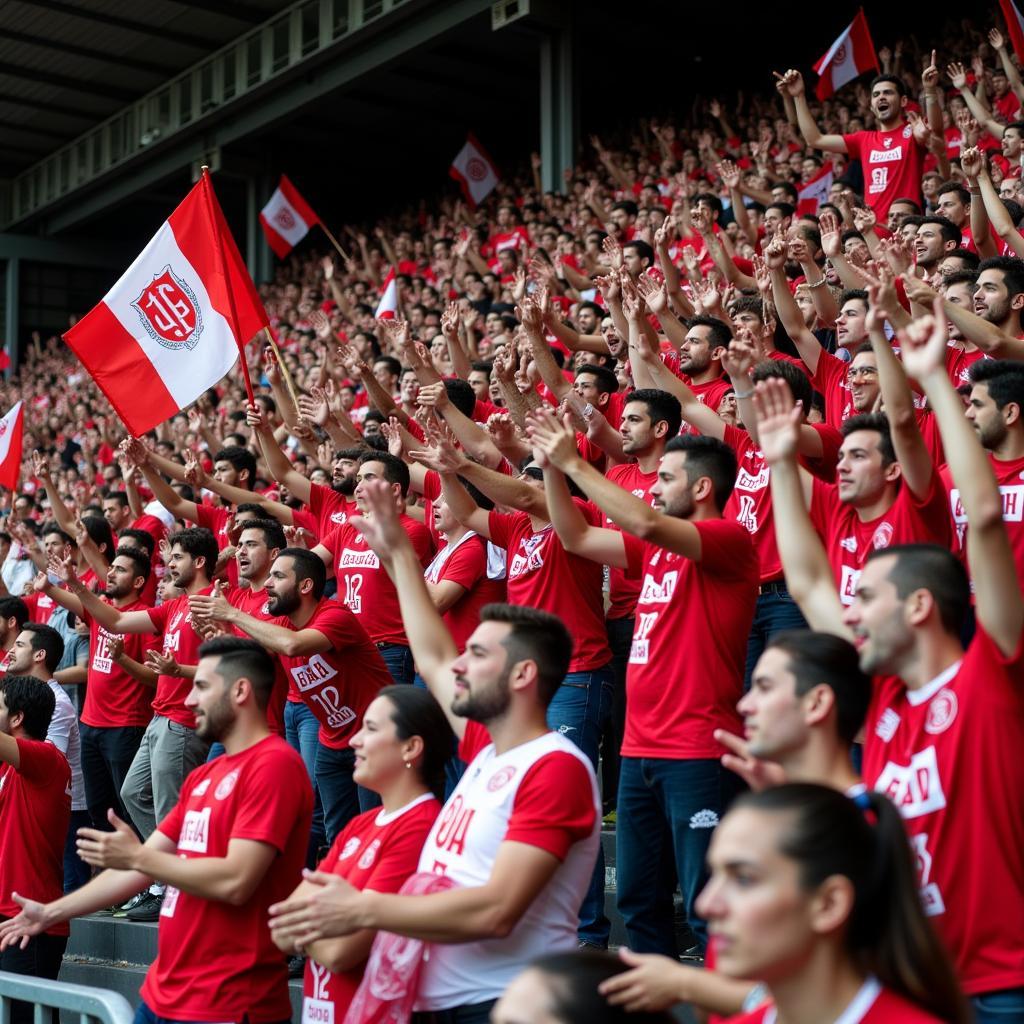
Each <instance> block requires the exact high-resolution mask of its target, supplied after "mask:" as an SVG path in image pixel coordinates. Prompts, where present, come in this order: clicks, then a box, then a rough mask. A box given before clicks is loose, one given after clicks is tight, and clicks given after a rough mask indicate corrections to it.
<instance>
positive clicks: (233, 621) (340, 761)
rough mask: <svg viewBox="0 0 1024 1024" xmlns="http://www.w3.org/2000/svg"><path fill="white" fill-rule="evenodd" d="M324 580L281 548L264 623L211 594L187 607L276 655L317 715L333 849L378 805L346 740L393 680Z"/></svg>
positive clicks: (316, 566) (302, 552) (311, 560)
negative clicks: (355, 775) (328, 594)
mask: <svg viewBox="0 0 1024 1024" xmlns="http://www.w3.org/2000/svg"><path fill="white" fill-rule="evenodd" d="M326 582H327V572H326V569H325V568H324V564H323V562H322V561H321V559H320V558H318V557H317V555H315V554H314V553H313V552H311V551H308V550H306V549H305V548H283V549H282V550H281V551H280V552H278V555H277V558H276V559H275V560H274V564H273V565H272V566H271V568H270V574H269V576H268V577H267V582H266V590H267V595H268V598H269V602H268V604H267V612H268V615H267V616H266V617H262V616H256V615H252V614H249V613H247V612H245V611H243V610H242V609H241V608H239V607H236V606H234V605H232V604H229V603H228V601H227V600H226V599H225V598H224V596H223V595H222V594H220V593H216V592H215V593H207V594H197V595H196V596H194V597H193V598H192V599H191V601H190V602H189V603H190V607H191V609H192V613H193V614H194V615H195V616H197V618H198V619H199V620H200V621H202V620H209V619H213V620H216V621H219V622H225V623H227V624H228V625H229V626H232V627H234V628H235V629H237V630H239V631H241V632H244V633H246V634H248V635H249V636H251V637H252V638H253V639H254V640H257V641H258V642H259V643H261V644H262V645H263V646H264V647H265V648H266V649H267V650H268V651H270V652H271V653H272V654H276V655H277V656H278V658H280V660H281V663H282V665H283V666H284V670H285V673H286V675H287V676H288V681H289V686H290V687H291V689H292V690H293V691H294V692H295V693H296V694H297V695H298V697H299V698H300V699H301V700H302V701H304V702H305V703H306V705H307V706H308V707H309V709H310V710H311V711H312V712H313V714H314V715H315V716H316V718H317V721H318V722H319V723H320V732H319V737H318V739H319V743H318V748H317V752H316V762H315V765H314V769H313V773H314V778H315V780H316V788H317V790H318V792H319V794H320V800H321V803H322V804H323V813H324V823H325V825H326V829H327V841H328V843H333V842H334V839H335V837H336V836H337V835H338V833H339V832H340V831H341V830H342V829H343V828H344V827H345V825H347V824H348V822H349V821H350V820H351V819H352V818H354V817H355V816H356V815H357V814H358V813H359V812H360V811H365V810H368V809H369V808H370V807H372V806H374V804H375V802H376V801H375V799H374V797H373V794H370V793H368V792H367V791H365V790H362V789H360V788H359V787H357V786H356V784H355V782H354V781H353V780H352V771H353V769H354V767H355V755H354V752H353V751H352V749H351V747H350V746H349V740H350V738H351V737H352V736H353V735H354V733H355V732H356V731H357V730H358V728H359V723H360V721H361V720H362V717H363V712H364V711H365V710H366V709H367V707H369V705H370V702H371V701H372V700H373V699H374V697H376V696H377V693H378V692H379V691H380V689H381V688H382V687H384V686H388V685H390V684H391V682H392V679H391V677H390V675H389V673H388V669H387V666H386V665H385V663H384V660H383V658H382V657H381V655H380V653H379V651H378V649H377V646H376V645H375V644H374V643H373V641H372V640H371V639H370V637H369V636H367V634H366V630H364V629H363V627H362V625H361V624H360V622H359V620H358V619H357V618H356V617H355V615H354V614H353V613H352V612H351V611H350V610H349V609H348V608H346V607H345V606H344V605H342V604H338V602H337V601H331V600H327V599H325V598H324V596H323V594H324V586H325V584H326Z"/></svg>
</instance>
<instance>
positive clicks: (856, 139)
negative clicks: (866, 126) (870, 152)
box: [843, 132, 862, 160]
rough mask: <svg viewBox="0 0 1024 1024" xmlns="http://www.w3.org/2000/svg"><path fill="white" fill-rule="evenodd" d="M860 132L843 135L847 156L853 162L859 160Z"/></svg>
mask: <svg viewBox="0 0 1024 1024" xmlns="http://www.w3.org/2000/svg"><path fill="white" fill-rule="evenodd" d="M861 134H862V133H861V132H854V133H853V134H852V135H844V136H843V142H844V143H846V152H847V155H848V156H849V157H850V158H851V159H853V160H859V159H860V141H861Z"/></svg>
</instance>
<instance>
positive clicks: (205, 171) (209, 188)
mask: <svg viewBox="0 0 1024 1024" xmlns="http://www.w3.org/2000/svg"><path fill="white" fill-rule="evenodd" d="M202 175H203V180H204V181H205V182H206V188H205V190H204V192H203V196H204V198H205V199H206V211H207V213H208V214H209V217H210V227H211V228H213V231H214V235H215V237H216V240H217V261H218V262H219V263H220V272H221V275H222V276H223V278H224V288H225V290H226V291H227V293H228V306H229V307H230V310H231V326H232V328H233V330H234V334H235V344H236V345H237V346H238V358H239V362H241V364H242V378H243V380H244V381H245V393H246V394H247V395H248V396H249V404H250V405H255V404H256V396H255V395H254V394H253V391H252V380H250V378H249V360H248V358H247V357H246V355H245V343H244V342H243V341H241V340H240V339H239V336H238V330H239V328H238V311H237V310H236V309H235V293H234V291H233V290H232V288H231V280H230V278H229V277H228V268H227V265H226V264H225V262H224V249H223V247H222V246H221V241H220V225H219V224H218V223H217V218H216V217H215V216H214V214H213V185H212V184H210V168H209V167H208V166H207V165H206V164H203V167H202Z"/></svg>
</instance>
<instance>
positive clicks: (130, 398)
mask: <svg viewBox="0 0 1024 1024" xmlns="http://www.w3.org/2000/svg"><path fill="white" fill-rule="evenodd" d="M96 337H101V338H104V339H105V340H106V341H107V342H108V344H105V345H104V346H103V348H98V347H96V346H95V345H92V344H90V342H91V341H92V339H93V338H96ZM79 338H81V339H82V342H83V343H82V344H78V343H77V339H79ZM64 340H65V341H66V342H67V343H68V346H69V347H70V349H71V351H72V352H74V353H75V355H76V356H78V358H79V359H80V360H81V362H82V365H83V366H84V367H85V368H86V369H87V370H88V371H89V375H90V376H91V377H92V378H93V380H95V381H96V384H97V386H98V387H99V389H100V390H101V391H102V392H103V393H104V394H105V395H106V396H107V399H108V400H109V401H110V404H111V405H112V406H113V407H114V412H116V413H117V415H118V416H120V418H121V420H122V421H123V422H124V423H125V424H126V425H128V426H129V427H131V425H132V424H133V423H142V422H148V423H162V422H163V421H164V420H169V419H170V418H171V417H172V416H174V415H175V414H176V413H177V412H178V411H179V409H178V403H177V402H176V401H175V400H174V398H173V397H172V396H171V393H170V391H168V390H167V387H166V385H165V384H164V382H163V380H161V378H160V375H159V374H158V373H157V372H156V371H155V369H154V368H153V364H152V363H151V362H150V361H149V358H148V357H147V356H146V353H145V352H144V351H143V350H142V347H141V346H140V345H139V343H138V342H137V341H136V340H135V339H134V338H133V337H132V336H131V335H130V334H129V333H128V332H127V331H126V330H125V329H124V328H123V327H122V326H121V322H120V320H118V319H117V317H116V316H114V314H113V313H112V312H111V311H110V307H109V306H108V305H107V304H106V303H105V302H101V303H99V304H98V305H97V306H94V307H93V308H92V309H91V310H90V311H89V312H88V313H86V315H85V316H83V317H82V318H81V320H79V321H78V323H77V324H76V325H75V330H74V331H69V332H68V333H67V334H65V335H64ZM140 378H141V379H140ZM126 379H132V380H137V381H138V384H137V386H133V387H132V388H125V387H124V386H123V385H124V381H125V380H126Z"/></svg>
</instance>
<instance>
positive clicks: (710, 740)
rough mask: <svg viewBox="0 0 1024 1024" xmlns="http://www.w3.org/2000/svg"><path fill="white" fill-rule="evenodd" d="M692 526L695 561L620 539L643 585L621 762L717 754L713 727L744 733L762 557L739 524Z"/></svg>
mask: <svg viewBox="0 0 1024 1024" xmlns="http://www.w3.org/2000/svg"><path fill="white" fill-rule="evenodd" d="M692 525H693V526H695V527H696V528H697V530H698V531H699V533H700V539H701V558H700V561H698V562H694V561H692V560H691V559H689V558H686V557H684V556H683V555H678V554H675V553H674V552H672V551H668V550H666V549H665V548H663V547H661V546H660V545H658V544H652V543H648V542H645V541H642V540H640V539H639V538H637V537H634V536H632V535H630V534H623V540H624V541H625V544H626V557H627V559H628V562H629V570H628V571H629V574H630V575H631V576H638V577H642V580H643V583H642V586H641V590H640V599H639V601H638V602H637V606H636V627H635V629H634V631H633V645H632V647H631V649H630V653H629V668H628V669H627V674H626V734H625V738H624V739H623V743H622V753H623V756H625V757H666V758H671V759H673V760H683V759H690V758H708V757H720V756H721V754H722V747H721V746H720V745H719V744H718V743H716V742H715V739H714V737H713V735H712V733H713V732H714V730H715V729H727V730H729V731H730V732H736V731H737V730H739V729H740V728H741V727H742V723H741V720H740V716H739V713H738V712H737V711H736V702H737V701H738V700H739V699H740V696H741V694H742V692H743V669H744V665H745V662H746V651H747V637H748V635H749V633H750V626H751V623H752V622H753V620H754V605H755V604H756V602H757V584H758V579H759V578H760V573H759V570H758V561H757V553H756V552H755V550H754V544H753V541H752V540H751V539H750V534H749V533H748V532H747V531H746V530H745V529H744V528H743V527H742V526H741V525H740V524H739V523H734V522H731V521H730V520H728V519H707V520H701V521H699V522H695V523H693V524H692Z"/></svg>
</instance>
